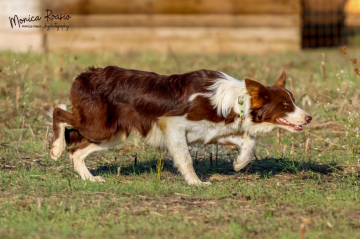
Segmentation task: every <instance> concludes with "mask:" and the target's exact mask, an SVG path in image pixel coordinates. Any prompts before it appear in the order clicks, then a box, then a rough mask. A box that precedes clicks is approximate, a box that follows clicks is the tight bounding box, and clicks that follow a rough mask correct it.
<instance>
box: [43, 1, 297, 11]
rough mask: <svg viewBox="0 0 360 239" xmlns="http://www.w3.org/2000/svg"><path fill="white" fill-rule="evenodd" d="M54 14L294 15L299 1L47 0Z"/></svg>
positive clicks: (48, 6) (46, 4) (45, 2)
mask: <svg viewBox="0 0 360 239" xmlns="http://www.w3.org/2000/svg"><path fill="white" fill-rule="evenodd" d="M44 5H45V6H46V8H49V9H51V10H53V12H54V13H57V14H60V13H68V14H133V13H137V14H139V13H146V14H155V13H166V14H202V13H230V14H251V13H267V14H294V13H300V12H301V6H300V0H271V1H269V0H221V1H220V0H172V1H171V0H131V1H129V0H119V1H113V0H62V1H52V0H45V1H44Z"/></svg>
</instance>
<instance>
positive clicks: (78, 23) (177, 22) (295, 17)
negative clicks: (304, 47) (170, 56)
mask: <svg viewBox="0 0 360 239" xmlns="http://www.w3.org/2000/svg"><path fill="white" fill-rule="evenodd" d="M62 22H63V23H65V24H66V25H69V26H71V27H121V26H127V27H131V26H133V27H157V26H161V27H170V26H176V27H199V26H218V27H220V26H224V27H255V26H262V27H276V26H279V27H290V26H300V24H301V19H300V15H299V14H284V15H271V14H246V15H232V14H201V15H198V14H187V15H184V14H111V15H72V16H71V19H70V20H68V21H61V22H60V23H62Z"/></svg>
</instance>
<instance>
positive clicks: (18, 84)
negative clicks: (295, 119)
mask: <svg viewBox="0 0 360 239" xmlns="http://www.w3.org/2000/svg"><path fill="white" fill-rule="evenodd" d="M343 51H344V50H343ZM323 53H324V54H323ZM359 54H360V52H359V51H356V50H353V51H351V50H348V53H347V54H346V55H344V54H342V53H341V52H340V51H339V50H337V49H335V50H325V51H322V50H319V51H309V52H306V51H305V52H302V53H299V54H294V53H284V54H276V55H275V54H274V55H266V56H242V55H227V56H219V55H214V56H205V55H175V54H173V53H171V54H168V55H154V54H150V53H149V54H137V53H131V54H130V53H129V54H126V55H118V54H113V53H108V54H101V55H100V54H67V55H64V54H48V55H39V54H35V53H31V52H29V53H24V54H14V53H12V52H1V53H0V67H1V68H0V165H1V167H0V190H1V191H0V238H99V237H100V238H170V237H171V238H360V204H359V196H360V195H359V183H360V178H359V171H360V165H359V153H360V149H359V132H358V131H359V128H360V125H359V119H358V116H359V112H358V109H359V108H360V106H359V102H360V98H359V93H360V86H359V85H360V80H359V79H358V76H357V75H356V73H355V72H354V69H357V67H356V65H357V62H355V60H354V59H352V60H350V59H351V58H352V57H356V56H357V55H359ZM348 55H349V56H348ZM323 60H324V61H323ZM92 65H95V66H99V67H104V66H107V65H118V66H121V67H125V68H133V69H139V70H147V71H154V72H157V73H160V74H173V73H183V72H187V71H192V70H197V69H204V68H205V69H212V70H219V71H223V72H226V73H227V74H229V75H232V76H234V77H236V78H238V79H242V78H244V77H250V78H252V79H255V80H258V81H260V82H262V83H264V84H265V83H266V84H272V83H273V82H274V81H275V80H276V79H277V78H278V77H279V76H280V73H281V71H282V70H283V69H285V70H286V71H287V73H288V76H289V79H288V83H287V88H288V89H291V88H293V92H294V95H295V98H296V101H297V104H298V105H299V106H301V107H302V108H304V109H305V110H306V111H307V112H309V113H311V115H312V116H313V118H314V119H313V122H312V123H311V124H310V125H309V126H308V127H306V128H305V132H304V133H299V134H292V133H289V132H285V131H282V130H280V131H276V130H274V131H273V132H271V133H270V134H266V135H259V136H258V137H257V145H256V149H255V160H254V161H253V162H252V163H251V164H250V165H249V166H247V167H246V168H245V169H244V170H242V171H240V172H234V170H233V168H232V160H233V159H234V158H235V157H236V155H237V150H236V149H227V148H223V147H220V146H219V147H217V146H206V147H200V146H193V147H191V149H190V150H191V154H192V155H193V159H194V165H195V169H196V172H197V173H198V175H199V176H200V177H201V178H202V180H206V181H211V182H212V183H213V184H212V185H211V186H208V187H197V186H188V185H186V184H185V183H184V180H183V179H182V177H181V176H180V175H179V173H178V172H177V171H176V169H175V168H174V167H173V163H172V160H171V157H170V156H169V155H168V154H167V153H166V152H164V151H162V154H161V157H162V159H163V160H164V168H163V169H162V172H161V180H158V179H157V177H158V173H157V167H156V165H157V160H158V151H157V149H155V148H150V147H148V146H146V145H143V144H142V142H141V141H140V142H139V143H136V139H135V138H134V137H130V139H129V140H128V141H127V142H126V143H125V144H124V145H121V146H119V147H117V148H114V149H112V150H109V151H107V152H100V153H94V154H92V155H91V156H90V157H88V159H87V165H88V167H89V168H90V169H91V171H92V172H93V173H94V174H95V175H101V176H103V177H104V178H105V179H106V180H107V182H106V183H91V182H84V181H82V180H81V179H79V177H78V176H77V174H76V173H75V172H74V170H73V169H72V165H71V163H70V162H69V160H68V154H67V153H64V154H63V156H62V157H61V158H60V159H59V160H58V161H57V162H54V161H53V160H51V159H50V157H49V142H48V138H49V137H50V135H51V130H49V126H48V124H47V123H48V121H49V119H48V118H47V116H46V114H45V113H44V111H46V110H47V109H49V108H50V107H55V106H56V105H58V104H59V103H66V104H67V105H68V107H69V109H70V110H71V105H70V104H69V99H68V95H69V90H70V87H71V83H72V81H73V79H74V77H75V76H76V75H78V74H79V73H81V72H82V71H84V69H85V68H86V67H88V66H92ZM355 71H356V70H355ZM135 158H136V160H135ZM210 158H211V159H212V160H210ZM118 168H120V174H118Z"/></svg>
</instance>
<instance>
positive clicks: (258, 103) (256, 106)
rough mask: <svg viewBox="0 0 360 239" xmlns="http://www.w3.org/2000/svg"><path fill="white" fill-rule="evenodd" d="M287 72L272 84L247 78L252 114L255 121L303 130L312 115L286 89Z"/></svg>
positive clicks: (246, 83) (290, 129)
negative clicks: (298, 104)
mask: <svg viewBox="0 0 360 239" xmlns="http://www.w3.org/2000/svg"><path fill="white" fill-rule="evenodd" d="M285 83H286V73H285V71H283V73H282V75H281V76H280V78H279V79H278V80H277V81H276V82H275V84H273V85H272V86H264V85H262V84H261V83H259V82H256V81H253V80H250V79H247V78H246V79H245V85H246V89H247V91H248V93H249V94H250V95H251V107H250V115H251V116H252V121H253V122H254V123H264V122H267V123H271V124H275V125H276V126H278V127H281V128H284V129H286V130H289V131H293V132H296V131H301V130H302V129H303V127H302V126H303V125H306V124H308V123H310V121H311V119H312V118H311V116H310V115H309V114H308V113H306V112H305V111H303V110H302V109H300V108H299V107H298V106H297V105H295V99H294V96H293V94H292V93H291V92H290V91H288V90H287V89H285Z"/></svg>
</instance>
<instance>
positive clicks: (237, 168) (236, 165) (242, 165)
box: [233, 162, 248, 172]
mask: <svg viewBox="0 0 360 239" xmlns="http://www.w3.org/2000/svg"><path fill="white" fill-rule="evenodd" d="M247 164H248V163H247V162H242V163H236V162H234V164H233V165H234V170H235V171H236V172H238V171H240V170H241V169H243V168H245V166H246V165H247Z"/></svg>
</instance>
